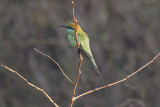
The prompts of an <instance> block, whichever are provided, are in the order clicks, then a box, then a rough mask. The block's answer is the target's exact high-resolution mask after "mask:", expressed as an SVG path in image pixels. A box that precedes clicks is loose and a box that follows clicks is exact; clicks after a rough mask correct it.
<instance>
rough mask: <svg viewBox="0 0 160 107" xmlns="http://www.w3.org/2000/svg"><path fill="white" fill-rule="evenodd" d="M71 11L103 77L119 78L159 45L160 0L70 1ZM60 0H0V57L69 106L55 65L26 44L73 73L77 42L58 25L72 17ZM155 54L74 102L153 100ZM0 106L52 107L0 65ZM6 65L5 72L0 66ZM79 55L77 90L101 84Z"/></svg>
mask: <svg viewBox="0 0 160 107" xmlns="http://www.w3.org/2000/svg"><path fill="white" fill-rule="evenodd" d="M75 8H76V11H75V12H76V17H77V19H78V23H79V24H80V25H81V27H82V28H83V30H84V31H86V33H88V36H89V38H90V45H91V49H92V51H93V54H94V57H95V59H96V62H97V64H98V66H99V69H100V71H101V73H102V74H103V78H104V79H105V82H106V83H111V82H114V81H117V80H120V79H122V78H124V77H125V76H127V75H129V74H130V73H132V72H134V71H135V70H137V69H138V68H139V67H141V66H142V65H144V64H145V63H147V62H148V61H149V60H150V59H152V57H154V56H155V55H156V54H157V53H158V52H159V49H160V42H159V40H160V21H159V20H160V14H159V13H160V1H159V0H80V1H75ZM71 10H72V9H71V3H70V1H67V0H0V50H1V51H0V62H1V63H3V64H5V65H7V66H9V67H11V68H13V69H14V70H17V71H18V72H19V73H20V74H22V75H23V76H24V77H26V78H27V79H28V80H29V81H30V82H32V83H34V84H36V85H38V86H39V87H41V88H43V89H44V90H46V91H47V93H48V94H49V95H51V96H52V98H53V99H54V100H55V102H57V103H58V104H59V105H60V106H62V107H64V106H66V105H67V106H68V105H69V102H70V99H71V95H72V90H73V86H72V84H70V83H69V82H68V81H67V80H66V79H65V78H64V77H63V76H62V74H61V72H60V70H59V69H58V67H57V66H56V65H55V64H54V63H53V62H51V61H50V60H48V59H47V58H46V57H44V56H41V55H39V54H38V53H36V52H35V51H34V50H33V48H35V47H36V48H38V49H39V50H41V51H42V52H45V53H47V54H49V55H50V56H51V57H52V58H54V59H55V60H56V61H58V62H59V64H60V65H61V67H62V68H63V70H64V71H65V73H66V74H67V75H68V76H69V77H70V78H71V79H72V80H75V79H76V75H77V68H78V61H79V59H78V55H77V50H76V49H72V48H71V47H70V46H69V45H68V42H67V32H66V31H65V29H62V28H59V27H57V26H59V25H65V24H67V23H68V22H71V21H73V17H72V12H71ZM159 63H160V61H156V62H155V63H154V64H152V65H150V66H149V67H147V68H145V69H144V70H143V72H141V73H139V74H137V75H136V76H134V77H132V78H131V79H129V80H127V81H126V82H124V83H121V84H119V85H116V86H114V87H110V88H108V95H107V96H106V95H105V94H104V90H101V91H98V92H95V93H92V94H90V95H87V96H85V97H83V98H80V99H79V100H77V101H76V102H75V105H74V106H75V107H106V106H108V107H159V105H160V102H159V99H160V91H159V90H160V85H159V82H160V79H159V78H160V77H159V75H160V72H159V70H160V66H159V65H160V64H159ZM0 71H1V72H0V107H52V104H51V103H50V102H49V101H48V99H46V98H45V96H44V95H43V94H42V93H39V92H37V91H36V90H35V89H33V88H31V87H29V86H27V85H26V84H25V83H24V82H23V81H22V80H21V79H19V78H18V77H17V76H16V75H14V74H12V73H10V72H6V70H5V69H2V68H0ZM4 71H5V72H4ZM101 85H102V84H101V81H100V78H99V77H98V75H97V74H96V72H95V71H94V69H93V67H92V65H91V63H90V62H89V60H88V59H87V58H86V57H85V56H84V61H83V64H82V75H81V79H80V82H79V86H78V89H77V94H80V93H83V92H85V91H87V90H90V89H93V88H95V87H98V86H101Z"/></svg>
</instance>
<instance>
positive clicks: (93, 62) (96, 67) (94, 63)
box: [90, 58, 107, 94]
mask: <svg viewBox="0 0 160 107" xmlns="http://www.w3.org/2000/svg"><path fill="white" fill-rule="evenodd" d="M90 59H91V62H92V64H93V67H94V69H95V70H96V72H97V73H98V75H99V77H100V79H101V82H102V84H103V85H105V83H104V80H103V78H102V75H101V73H100V71H99V69H98V66H97V64H96V62H95V60H94V58H90ZM105 92H106V94H107V89H106V88H105Z"/></svg>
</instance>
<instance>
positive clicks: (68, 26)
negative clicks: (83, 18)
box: [67, 26, 75, 30]
mask: <svg viewBox="0 0 160 107" xmlns="http://www.w3.org/2000/svg"><path fill="white" fill-rule="evenodd" d="M67 28H68V29H73V30H75V29H74V28H72V27H69V26H68V27H67Z"/></svg>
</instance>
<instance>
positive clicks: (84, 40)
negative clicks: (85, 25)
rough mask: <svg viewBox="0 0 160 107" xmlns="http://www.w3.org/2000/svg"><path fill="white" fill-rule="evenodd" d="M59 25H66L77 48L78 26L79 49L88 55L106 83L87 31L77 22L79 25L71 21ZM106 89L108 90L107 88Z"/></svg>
mask: <svg viewBox="0 0 160 107" xmlns="http://www.w3.org/2000/svg"><path fill="white" fill-rule="evenodd" d="M59 27H64V28H66V29H67V32H68V41H69V44H70V45H71V46H72V47H74V48H77V41H76V36H75V28H76V30H77V39H78V43H79V49H80V51H81V52H82V53H83V54H84V55H86V56H87V57H88V58H89V59H90V61H91V62H92V65H93V67H94V69H95V71H96V72H97V73H98V75H99V76H100V79H101V82H102V84H103V85H104V80H103V78H102V75H101V73H100V71H99V69H98V66H97V64H96V62H95V59H94V57H93V54H92V52H91V48H90V44H89V37H88V36H87V33H85V32H84V31H83V30H82V28H81V26H80V25H79V24H77V27H76V25H75V23H70V24H69V25H67V26H59ZM105 91H106V89H105Z"/></svg>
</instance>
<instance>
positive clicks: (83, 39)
mask: <svg viewBox="0 0 160 107" xmlns="http://www.w3.org/2000/svg"><path fill="white" fill-rule="evenodd" d="M77 35H78V39H79V40H80V49H81V50H82V52H83V53H84V54H85V55H87V56H88V57H89V58H91V57H93V55H92V52H91V49H90V45H89V38H88V36H87V34H86V33H85V32H83V33H77Z"/></svg>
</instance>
